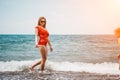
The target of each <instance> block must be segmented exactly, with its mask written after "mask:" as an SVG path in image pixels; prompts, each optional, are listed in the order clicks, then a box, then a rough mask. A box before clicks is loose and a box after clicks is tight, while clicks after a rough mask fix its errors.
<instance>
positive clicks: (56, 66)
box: [0, 35, 119, 74]
mask: <svg viewBox="0 0 120 80" xmlns="http://www.w3.org/2000/svg"><path fill="white" fill-rule="evenodd" d="M49 38H50V41H51V44H52V46H53V48H54V50H53V52H52V53H51V52H50V51H48V61H47V63H46V67H47V68H48V69H52V70H57V71H66V70H67V71H78V72H81V71H85V72H99V73H106V70H108V71H107V72H108V73H112V74H118V73H119V71H118V64H117V63H118V60H117V54H118V53H119V48H118V44H117V39H116V38H115V37H114V36H113V35H51V36H50V37H49ZM48 50H49V47H48ZM40 58H41V57H40V53H39V50H38V49H37V48H35V42H34V35H0V71H17V70H23V69H24V68H26V67H28V66H30V65H32V64H34V63H35V62H37V61H38V60H40ZM16 64H17V65H16ZM8 65H11V66H10V67H6V66H8ZM63 65H64V66H63ZM108 67H109V68H108ZM100 68H101V69H103V70H100V71H98V70H97V69H100ZM101 71H103V72H101Z"/></svg>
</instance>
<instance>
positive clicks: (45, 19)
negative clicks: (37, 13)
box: [38, 16, 46, 28]
mask: <svg viewBox="0 0 120 80" xmlns="http://www.w3.org/2000/svg"><path fill="white" fill-rule="evenodd" d="M41 19H45V25H44V26H42V27H44V28H46V18H45V17H43V16H42V17H40V18H39V19H38V25H39V26H41V24H40V21H41Z"/></svg>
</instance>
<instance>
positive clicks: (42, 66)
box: [40, 46, 47, 71]
mask: <svg viewBox="0 0 120 80" xmlns="http://www.w3.org/2000/svg"><path fill="white" fill-rule="evenodd" d="M40 52H41V57H42V60H41V68H40V69H41V71H43V70H44V67H45V62H46V60H47V48H46V47H45V46H42V47H41V49H40Z"/></svg>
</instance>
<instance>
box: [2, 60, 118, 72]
mask: <svg viewBox="0 0 120 80" xmlns="http://www.w3.org/2000/svg"><path fill="white" fill-rule="evenodd" d="M37 61H38V60H34V61H6V62H3V61H1V62H0V72H5V71H22V70H24V69H26V68H29V67H30V66H31V65H33V64H34V63H35V62H37ZM118 66H119V65H118V63H112V62H104V63H96V64H94V63H83V62H68V61H66V62H55V61H47V62H46V66H45V68H46V69H51V70H55V71H73V72H90V73H101V74H120V71H119V69H118Z"/></svg>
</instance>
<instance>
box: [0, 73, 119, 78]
mask: <svg viewBox="0 0 120 80" xmlns="http://www.w3.org/2000/svg"><path fill="white" fill-rule="evenodd" d="M0 80H120V75H109V74H96V73H86V72H63V71H49V73H38V72H34V73H29V72H28V71H16V72H0Z"/></svg>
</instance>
